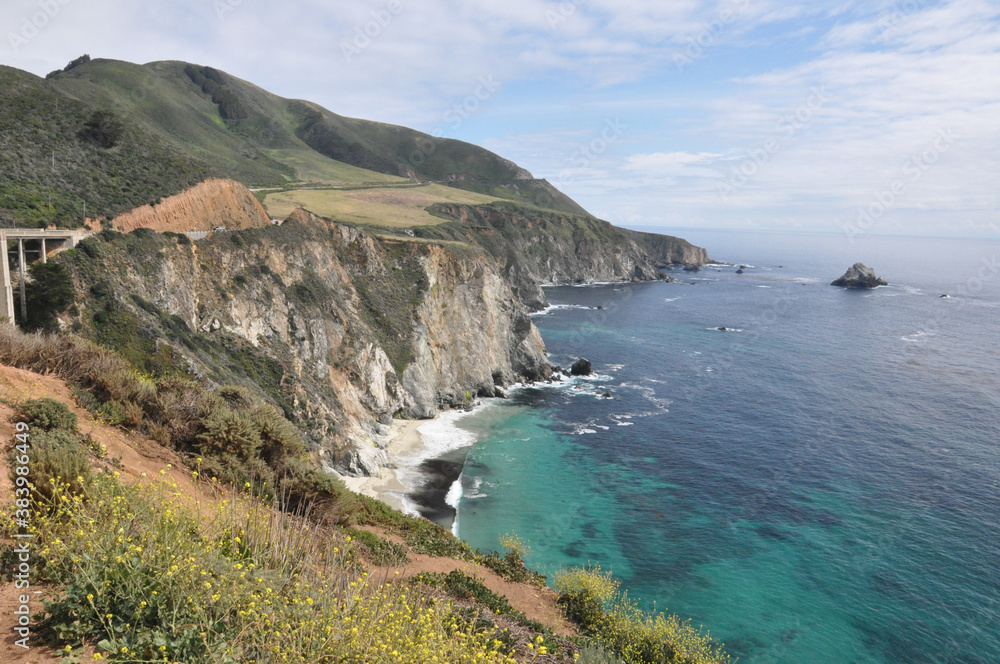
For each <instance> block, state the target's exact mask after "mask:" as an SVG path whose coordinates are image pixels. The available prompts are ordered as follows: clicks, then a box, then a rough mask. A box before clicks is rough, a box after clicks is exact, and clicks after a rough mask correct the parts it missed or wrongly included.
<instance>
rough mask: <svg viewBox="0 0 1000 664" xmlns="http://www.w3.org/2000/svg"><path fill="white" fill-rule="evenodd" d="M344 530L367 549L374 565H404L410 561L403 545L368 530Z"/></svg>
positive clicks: (347, 528)
mask: <svg viewBox="0 0 1000 664" xmlns="http://www.w3.org/2000/svg"><path fill="white" fill-rule="evenodd" d="M344 532H346V533H347V534H348V535H350V536H351V538H352V539H353V540H355V541H357V542H360V543H361V544H363V545H364V546H365V548H366V549H368V553H369V555H370V557H371V561H372V562H373V563H375V564H376V565H382V566H386V565H405V564H406V563H408V562H410V559H409V558H408V557H407V556H406V549H405V548H404V547H402V546H400V545H398V544H395V543H393V542H387V541H385V540H384V539H382V538H381V537H379V536H378V535H376V534H375V533H373V532H372V531H370V530H360V529H358V528H351V527H345V528H344Z"/></svg>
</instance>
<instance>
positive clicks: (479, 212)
mask: <svg viewBox="0 0 1000 664" xmlns="http://www.w3.org/2000/svg"><path fill="white" fill-rule="evenodd" d="M431 211H432V213H434V214H436V215H438V216H441V217H444V218H446V219H452V220H454V222H453V223H447V224H441V225H439V226H434V227H429V228H422V229H418V230H417V233H418V234H419V235H422V236H425V237H442V238H444V237H447V238H451V239H461V240H465V241H469V242H475V243H476V244H479V245H480V246H482V247H484V248H485V249H486V250H487V251H488V252H490V254H492V255H493V256H496V257H497V258H498V259H501V260H503V261H504V262H505V271H506V274H507V277H508V279H509V280H510V282H511V283H512V284H513V286H514V287H515V289H516V291H517V292H518V295H519V296H520V297H521V300H522V301H523V302H524V303H525V304H526V305H528V306H529V307H531V308H539V307H541V306H544V303H545V296H544V294H543V293H542V291H541V286H546V285H566V284H580V283H590V282H618V281H654V280H657V279H660V278H662V277H661V274H660V272H659V270H658V269H657V268H658V267H662V266H665V265H672V264H697V265H701V264H704V263H706V262H707V261H708V254H707V252H706V251H705V250H704V249H702V248H700V247H696V246H694V245H692V244H690V243H689V242H687V241H686V240H682V239H680V238H675V237H670V236H666V235H654V234H651V233H638V232H635V231H628V230H624V229H621V228H616V227H615V226H612V225H611V224H609V223H608V222H606V221H601V220H599V219H595V218H593V217H588V216H581V215H569V214H561V213H555V212H545V211H540V210H532V209H528V208H524V207H520V206H516V205H509V204H506V203H498V204H492V205H475V206H473V205H454V204H437V205H434V206H432V208H431Z"/></svg>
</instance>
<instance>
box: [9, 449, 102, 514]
mask: <svg viewBox="0 0 1000 664" xmlns="http://www.w3.org/2000/svg"><path fill="white" fill-rule="evenodd" d="M29 440H30V442H31V445H30V447H29V450H28V455H27V456H28V459H29V467H30V469H31V475H30V476H29V479H30V481H31V484H32V486H33V487H34V491H33V495H32V498H33V500H34V505H35V506H36V509H37V506H45V508H46V509H48V508H52V507H53V499H54V496H55V493H56V491H57V487H59V488H61V489H63V490H68V492H69V493H70V494H73V495H86V494H87V491H88V489H89V488H90V485H91V484H92V482H93V478H94V475H93V471H91V469H90V458H89V457H88V455H87V452H85V451H84V449H83V447H82V446H81V438H80V436H79V434H77V433H75V432H73V431H70V430H67V429H52V430H51V431H45V430H38V429H36V430H33V431H31V432H30V434H29ZM20 456H22V455H21V454H20V453H19V452H18V451H17V450H16V449H14V450H13V452H12V453H11V457H10V458H11V461H12V462H13V461H17V460H19V457H20ZM14 466H15V463H11V480H12V481H16V476H15V475H14Z"/></svg>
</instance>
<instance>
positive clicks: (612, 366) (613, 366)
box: [608, 364, 625, 371]
mask: <svg viewBox="0 0 1000 664" xmlns="http://www.w3.org/2000/svg"><path fill="white" fill-rule="evenodd" d="M624 368H625V365H624V364H609V365H608V371H619V370H621V369H624Z"/></svg>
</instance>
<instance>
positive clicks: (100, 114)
mask: <svg viewBox="0 0 1000 664" xmlns="http://www.w3.org/2000/svg"><path fill="white" fill-rule="evenodd" d="M123 131H124V127H123V126H122V122H121V120H119V119H118V118H117V117H116V116H115V114H114V113H112V112H111V111H94V113H93V114H92V115H91V116H90V119H88V120H87V121H86V122H85V123H84V125H83V129H81V130H80V138H82V139H83V140H85V141H90V142H91V143H94V144H95V145H98V146H100V147H102V148H105V149H107V148H113V147H115V146H116V145H118V141H119V139H121V137H122V132H123Z"/></svg>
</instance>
